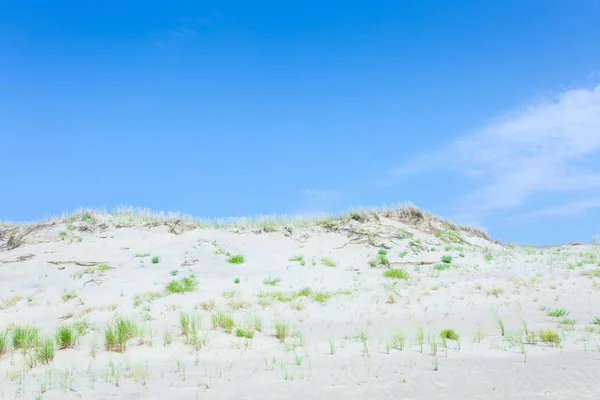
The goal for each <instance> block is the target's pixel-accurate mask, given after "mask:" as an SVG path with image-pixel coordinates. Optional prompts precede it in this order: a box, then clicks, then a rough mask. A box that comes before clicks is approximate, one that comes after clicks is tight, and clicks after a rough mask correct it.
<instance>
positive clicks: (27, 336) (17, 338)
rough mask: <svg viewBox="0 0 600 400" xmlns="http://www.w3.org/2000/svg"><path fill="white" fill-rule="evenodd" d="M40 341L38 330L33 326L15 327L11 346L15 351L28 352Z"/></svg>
mask: <svg viewBox="0 0 600 400" xmlns="http://www.w3.org/2000/svg"><path fill="white" fill-rule="evenodd" d="M39 341H40V330H39V329H38V328H36V327H34V326H16V327H14V328H13V331H12V346H13V349H15V350H23V353H26V352H27V351H28V350H30V349H32V348H34V347H35V346H37V344H38V343H39Z"/></svg>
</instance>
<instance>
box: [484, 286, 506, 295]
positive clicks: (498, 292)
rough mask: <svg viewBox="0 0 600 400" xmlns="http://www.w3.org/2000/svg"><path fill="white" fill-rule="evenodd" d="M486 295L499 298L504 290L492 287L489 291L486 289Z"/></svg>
mask: <svg viewBox="0 0 600 400" xmlns="http://www.w3.org/2000/svg"><path fill="white" fill-rule="evenodd" d="M486 293H487V295H488V296H496V297H499V296H500V295H501V294H503V293H504V289H502V288H499V287H493V288H491V289H488V290H487V291H486Z"/></svg>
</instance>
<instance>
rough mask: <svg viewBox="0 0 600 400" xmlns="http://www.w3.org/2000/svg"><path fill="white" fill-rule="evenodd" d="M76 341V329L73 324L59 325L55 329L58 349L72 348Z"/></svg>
mask: <svg viewBox="0 0 600 400" xmlns="http://www.w3.org/2000/svg"><path fill="white" fill-rule="evenodd" d="M76 342H77V329H76V328H75V326H73V325H61V326H59V327H58V329H57V330H56V343H57V344H58V348H59V349H60V350H64V349H72V348H73V347H74V346H75V343H76Z"/></svg>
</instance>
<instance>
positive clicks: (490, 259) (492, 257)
mask: <svg viewBox="0 0 600 400" xmlns="http://www.w3.org/2000/svg"><path fill="white" fill-rule="evenodd" d="M483 258H485V261H487V262H490V261H492V260H493V259H494V256H493V255H491V254H489V253H488V254H486V255H485V257H483Z"/></svg>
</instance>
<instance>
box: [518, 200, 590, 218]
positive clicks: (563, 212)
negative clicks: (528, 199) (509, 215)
mask: <svg viewBox="0 0 600 400" xmlns="http://www.w3.org/2000/svg"><path fill="white" fill-rule="evenodd" d="M594 208H600V198H591V199H584V200H577V201H573V202H569V203H566V204H562V205H559V206H554V207H548V208H543V209H541V210H536V211H533V212H530V213H527V214H525V215H523V216H521V217H522V218H539V217H548V216H573V215H582V214H585V213H586V212H587V211H589V210H591V209H594Z"/></svg>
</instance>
